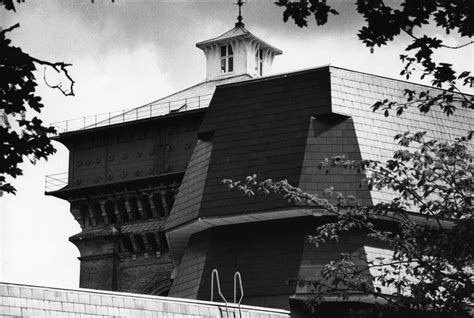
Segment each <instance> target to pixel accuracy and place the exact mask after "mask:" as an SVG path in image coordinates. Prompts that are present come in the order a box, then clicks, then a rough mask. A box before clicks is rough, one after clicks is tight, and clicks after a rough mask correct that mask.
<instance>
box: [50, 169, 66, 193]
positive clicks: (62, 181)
mask: <svg viewBox="0 0 474 318" xmlns="http://www.w3.org/2000/svg"><path fill="white" fill-rule="evenodd" d="M67 184H68V173H67V172H62V173H56V174H50V175H48V176H46V180H45V184H44V191H45V192H52V191H56V190H59V189H61V188H64V187H65V186H67Z"/></svg>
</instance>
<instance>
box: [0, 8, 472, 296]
mask: <svg viewBox="0 0 474 318" xmlns="http://www.w3.org/2000/svg"><path fill="white" fill-rule="evenodd" d="M233 2H235V1H231V0H221V1H191V0H189V1H160V0H158V1H155V0H134V1H125V0H115V2H114V3H112V2H111V1H110V0H95V3H92V2H91V1H90V0H36V1H33V0H26V2H25V3H20V4H17V5H16V8H17V10H16V12H5V10H4V9H3V8H1V9H0V27H2V28H7V27H10V26H12V25H13V24H15V23H17V22H19V23H20V28H19V29H16V30H14V31H13V32H11V33H10V34H9V35H10V38H11V39H12V40H13V44H14V45H16V46H20V47H21V48H22V49H23V50H24V51H25V52H27V53H28V54H30V55H32V56H35V57H37V58H40V59H43V60H47V61H64V62H68V63H71V64H73V66H72V67H71V68H70V74H71V76H72V77H73V78H74V80H75V81H76V84H75V96H74V97H66V96H63V95H62V94H60V93H59V92H58V91H56V90H52V89H51V88H49V87H47V86H46V85H45V84H44V83H43V81H42V77H43V72H44V71H43V70H42V69H40V70H39V72H38V82H39V83H40V85H39V88H38V93H39V95H40V96H42V98H43V104H44V105H45V108H44V110H43V111H42V113H41V118H42V119H43V120H44V121H45V122H46V123H54V122H58V121H63V120H67V119H74V118H79V117H84V116H89V115H94V114H97V113H107V112H111V111H119V110H122V109H130V108H134V107H138V106H140V105H143V104H146V103H148V102H151V101H153V100H157V99H159V98H160V97H164V96H166V95H169V94H171V93H173V92H176V91H178V90H181V89H183V88H186V87H189V86H192V85H194V84H196V83H199V82H201V81H203V80H204V78H205V58H204V54H203V53H202V51H201V50H199V49H198V48H196V47H195V43H197V42H200V41H203V40H207V39H210V38H214V37H216V36H219V35H221V34H222V33H224V32H226V31H228V30H229V29H231V28H233V26H234V23H235V22H236V16H237V12H238V11H237V6H235V5H233ZM273 2H274V1H272V0H269V1H267V0H260V1H258V0H247V3H246V4H245V5H244V7H243V10H242V15H243V18H244V20H243V22H244V23H245V26H246V28H247V29H248V30H250V31H251V32H252V33H253V34H255V35H256V36H258V37H259V38H261V39H263V40H264V41H266V42H267V43H270V44H271V45H273V46H275V47H277V48H279V49H281V50H282V51H283V55H281V56H277V57H276V58H275V61H274V64H273V73H284V72H291V71H296V70H300V69H306V68H312V67H317V66H321V65H327V64H332V65H335V66H339V67H344V68H349V69H353V70H358V71H362V72H367V73H371V74H376V75H382V76H387V77H392V78H396V79H403V78H402V77H400V75H399V73H400V70H401V69H402V64H401V62H400V61H399V59H398V56H399V55H400V54H403V50H404V48H405V47H406V46H407V44H408V40H409V39H408V38H406V37H403V36H401V37H400V38H399V39H397V40H396V41H394V42H391V43H390V45H389V46H387V47H382V48H378V49H376V50H375V52H374V53H373V54H371V53H370V51H369V49H368V48H366V47H365V45H364V44H363V43H361V42H360V41H359V40H358V39H357V35H356V34H357V30H358V29H359V28H360V27H361V26H362V24H363V20H362V18H361V17H360V16H358V15H357V14H356V11H355V5H354V4H353V3H354V2H355V1H342V0H339V1H337V0H336V1H331V0H329V1H328V3H330V4H331V3H332V4H334V6H335V8H336V9H337V10H338V11H339V12H340V13H341V14H340V15H339V16H336V17H333V18H331V19H330V21H329V23H328V24H327V25H325V26H317V25H316V23H315V22H314V21H312V20H310V21H309V27H308V28H305V29H300V28H299V27H297V26H295V25H294V23H292V22H291V21H289V22H288V23H283V20H282V12H283V10H282V9H281V8H279V7H277V6H276V5H274V4H273ZM428 31H429V32H431V33H430V34H436V35H437V36H439V37H440V38H442V39H444V40H446V42H447V43H448V44H451V45H459V44H461V43H463V41H462V39H460V38H459V37H456V36H455V35H450V36H449V37H447V36H445V35H443V34H441V33H439V34H438V32H439V30H436V29H431V28H430V29H428ZM473 54H474V52H473V49H472V46H470V47H466V48H464V49H463V50H458V51H442V52H439V53H437V54H436V58H439V59H441V60H443V61H446V62H451V63H453V64H454V66H455V68H456V69H458V70H472V69H473V57H474V55H473ZM46 77H47V78H50V79H51V78H52V79H54V71H51V70H46ZM415 80H416V79H415ZM416 81H417V82H419V81H418V80H416ZM54 146H55V147H56V148H57V153H56V154H54V155H53V156H51V157H50V158H49V160H48V161H40V162H38V163H36V165H32V164H30V163H29V162H28V163H25V164H22V165H21V167H22V168H23V174H24V175H23V176H20V177H18V178H17V179H15V180H14V185H15V186H16V188H17V190H18V193H17V195H16V196H13V195H6V194H4V195H3V196H2V197H0V281H3V282H10V283H22V284H30V285H42V286H51V287H66V288H78V287H79V261H78V259H77V257H79V252H78V250H77V248H76V247H75V246H74V245H73V244H72V243H70V242H69V241H68V237H70V236H72V235H74V234H76V233H78V232H80V227H79V225H78V224H77V222H76V221H75V220H74V219H73V217H72V215H71V213H70V212H69V204H68V203H67V202H66V201H63V200H61V199H58V198H54V197H50V196H45V195H44V181H45V175H49V174H55V173H60V172H66V171H67V168H68V151H67V149H66V148H65V147H64V146H63V145H61V144H59V143H57V142H54Z"/></svg>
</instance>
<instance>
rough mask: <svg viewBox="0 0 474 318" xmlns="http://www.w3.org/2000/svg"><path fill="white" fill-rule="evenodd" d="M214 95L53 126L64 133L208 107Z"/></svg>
mask: <svg viewBox="0 0 474 318" xmlns="http://www.w3.org/2000/svg"><path fill="white" fill-rule="evenodd" d="M212 95H213V94H207V95H200V96H194V97H188V98H184V99H179V100H174V101H167V102H162V103H155V102H152V103H149V104H146V105H143V106H140V107H137V108H133V109H126V110H121V111H116V112H109V113H103V114H97V115H92V116H88V117H81V118H76V119H69V120H65V121H61V122H56V123H53V124H51V126H53V127H54V128H56V130H57V132H58V133H64V132H68V131H76V130H85V129H92V128H97V127H104V126H109V125H114V124H120V123H125V122H130V121H135V120H139V119H145V118H151V117H155V116H162V115H167V114H172V113H177V112H181V111H187V110H193V109H200V108H206V107H208V106H209V103H210V102H211V99H212Z"/></svg>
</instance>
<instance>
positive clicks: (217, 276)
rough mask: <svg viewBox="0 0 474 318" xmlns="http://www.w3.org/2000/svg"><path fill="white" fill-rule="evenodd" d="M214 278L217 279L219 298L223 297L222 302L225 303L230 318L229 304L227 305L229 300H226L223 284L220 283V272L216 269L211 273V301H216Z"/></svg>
mask: <svg viewBox="0 0 474 318" xmlns="http://www.w3.org/2000/svg"><path fill="white" fill-rule="evenodd" d="M214 276H215V277H216V283H217V293H218V294H219V296H221V298H222V300H223V301H224V302H225V310H226V313H227V318H229V304H228V303H227V299H225V297H224V295H223V294H222V291H221V284H220V281H219V272H218V271H217V269H215V268H214V269H213V270H212V273H211V301H214Z"/></svg>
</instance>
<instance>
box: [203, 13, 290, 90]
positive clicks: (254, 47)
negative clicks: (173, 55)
mask: <svg viewBox="0 0 474 318" xmlns="http://www.w3.org/2000/svg"><path fill="white" fill-rule="evenodd" d="M238 19H239V20H238V22H237V23H236V24H235V27H234V28H233V29H231V30H229V31H227V32H226V33H224V34H222V35H221V36H218V37H216V38H214V39H210V40H207V41H202V42H199V43H196V46H197V47H198V48H200V49H201V50H203V51H204V54H205V56H206V63H207V64H206V81H211V80H216V79H221V78H225V77H230V76H237V75H243V74H248V75H250V76H252V77H259V76H264V75H268V74H270V73H271V66H272V63H273V59H274V57H275V56H276V55H280V54H282V51H281V50H279V49H277V48H276V47H274V46H271V45H270V44H268V43H266V42H264V41H262V40H261V39H259V38H258V37H256V36H255V35H253V34H252V33H250V31H248V30H247V29H246V28H245V26H244V24H243V23H242V17H241V16H240V14H239V18H238Z"/></svg>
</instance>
